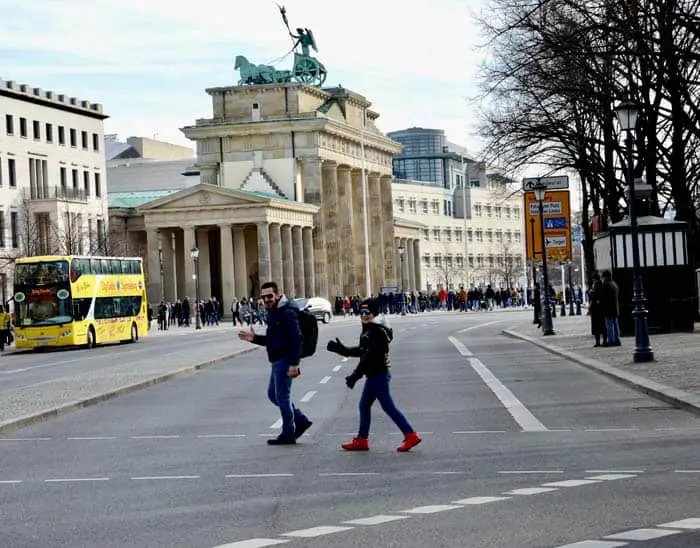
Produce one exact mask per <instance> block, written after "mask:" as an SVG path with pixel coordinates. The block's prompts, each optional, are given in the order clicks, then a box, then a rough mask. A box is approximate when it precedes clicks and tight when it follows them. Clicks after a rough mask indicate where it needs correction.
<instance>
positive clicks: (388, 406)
mask: <svg viewBox="0 0 700 548" xmlns="http://www.w3.org/2000/svg"><path fill="white" fill-rule="evenodd" d="M360 318H361V321H362V334H361V335H360V344H359V346H355V347H347V346H345V345H344V344H343V343H342V342H340V340H339V339H337V338H336V339H335V340H334V341H329V342H328V347H327V348H328V350H329V351H330V352H335V353H336V354H340V355H341V356H345V357H353V358H360V362H359V363H358V364H357V367H356V368H355V370H354V371H353V372H352V373H351V374H350V375H348V376H347V377H345V384H346V385H347V386H348V388H350V389H352V388H353V387H354V386H355V383H357V381H358V380H360V379H361V378H362V377H367V380H366V381H365V386H364V388H363V390H362V396H361V397H360V405H359V408H360V429H359V432H358V434H357V437H356V438H354V439H353V440H352V441H349V442H347V443H344V444H343V445H342V448H343V449H345V450H346V451H367V450H368V449H369V442H368V438H369V427H370V423H371V414H372V405H373V404H374V401H375V400H379V405H381V406H382V409H383V410H384V412H385V413H386V414H387V415H389V417H390V418H391V420H393V421H394V423H395V424H396V426H398V427H399V430H401V432H402V433H403V434H404V440H403V443H402V444H401V445H400V446H399V447H398V448H397V451H399V452H402V453H403V452H405V451H409V450H410V449H411V448H413V447H415V446H416V445H418V444H419V443H420V442H421V438H420V437H419V436H418V434H417V433H416V432H415V430H413V427H412V426H411V425H410V424H409V422H408V421H407V420H406V417H404V415H403V413H401V411H399V409H398V408H397V407H396V404H395V403H394V400H393V399H392V397H391V392H390V390H389V382H390V380H391V374H390V373H389V367H390V364H389V343H390V342H391V340H392V339H393V331H392V330H391V328H389V327H388V326H386V325H385V324H384V322H383V321H382V320H381V318H380V317H379V300H378V299H366V300H365V301H363V302H362V304H361V305H360Z"/></svg>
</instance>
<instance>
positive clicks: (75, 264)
mask: <svg viewBox="0 0 700 548" xmlns="http://www.w3.org/2000/svg"><path fill="white" fill-rule="evenodd" d="M71 270H72V274H73V276H72V278H73V281H75V280H77V279H78V278H80V276H82V275H83V274H90V259H73V261H72V262H71Z"/></svg>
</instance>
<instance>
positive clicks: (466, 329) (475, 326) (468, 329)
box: [457, 320, 503, 333]
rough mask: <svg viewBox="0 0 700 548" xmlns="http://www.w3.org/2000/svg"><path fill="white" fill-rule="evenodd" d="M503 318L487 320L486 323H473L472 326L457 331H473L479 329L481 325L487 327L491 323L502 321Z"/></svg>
mask: <svg viewBox="0 0 700 548" xmlns="http://www.w3.org/2000/svg"><path fill="white" fill-rule="evenodd" d="M502 321H503V320H495V321H493V322H486V323H480V324H479V325H472V326H471V327H466V328H464V329H460V330H459V331H457V333H466V332H467V331H471V330H472V329H479V328H480V327H486V326H489V325H493V324H495V323H501V322H502Z"/></svg>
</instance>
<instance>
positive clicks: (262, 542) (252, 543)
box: [215, 538, 289, 548]
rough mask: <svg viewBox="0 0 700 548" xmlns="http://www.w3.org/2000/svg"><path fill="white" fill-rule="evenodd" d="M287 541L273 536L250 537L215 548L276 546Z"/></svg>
mask: <svg viewBox="0 0 700 548" xmlns="http://www.w3.org/2000/svg"><path fill="white" fill-rule="evenodd" d="M287 542H289V541H288V540H282V539H273V538H251V539H248V540H241V541H239V542H230V543H228V544H221V545H220V546H216V547H215V548H266V547H267V546H277V545H278V544H285V543H287Z"/></svg>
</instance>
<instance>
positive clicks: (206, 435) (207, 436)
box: [197, 424, 282, 439]
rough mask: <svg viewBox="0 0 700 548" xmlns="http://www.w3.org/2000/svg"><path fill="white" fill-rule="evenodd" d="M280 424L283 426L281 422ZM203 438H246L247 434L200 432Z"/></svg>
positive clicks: (199, 436)
mask: <svg viewBox="0 0 700 548" xmlns="http://www.w3.org/2000/svg"><path fill="white" fill-rule="evenodd" d="M280 426H282V425H281V424H280ZM197 437H198V438H201V439H219V438H245V437H246V435H245V434H199V435H198V436H197Z"/></svg>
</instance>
